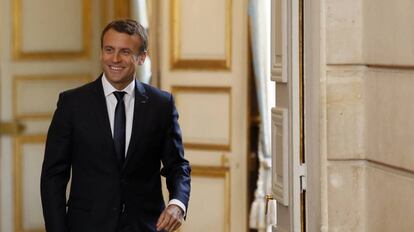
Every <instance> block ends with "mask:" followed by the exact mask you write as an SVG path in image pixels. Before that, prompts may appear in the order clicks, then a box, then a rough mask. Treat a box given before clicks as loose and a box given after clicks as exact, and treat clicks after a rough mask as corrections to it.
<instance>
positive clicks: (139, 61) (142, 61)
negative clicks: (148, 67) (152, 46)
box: [136, 52, 147, 65]
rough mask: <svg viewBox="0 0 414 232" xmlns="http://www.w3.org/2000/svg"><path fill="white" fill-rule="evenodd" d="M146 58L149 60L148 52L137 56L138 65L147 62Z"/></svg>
mask: <svg viewBox="0 0 414 232" xmlns="http://www.w3.org/2000/svg"><path fill="white" fill-rule="evenodd" d="M145 58H147V52H141V53H140V54H138V56H137V60H136V61H137V64H138V65H142V64H143V63H144V62H145Z"/></svg>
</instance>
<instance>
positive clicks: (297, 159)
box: [271, 0, 306, 232]
mask: <svg viewBox="0 0 414 232" xmlns="http://www.w3.org/2000/svg"><path fill="white" fill-rule="evenodd" d="M271 20H272V26H271V37H272V40H271V41H272V42H271V49H272V53H271V54H272V57H271V60H272V63H271V64H272V80H274V81H275V82H276V107H275V108H273V109H272V162H273V165H272V195H273V196H272V197H273V198H274V199H276V201H277V225H276V226H275V227H274V228H273V230H274V231H279V232H285V231H286V232H298V231H306V217H305V211H306V210H305V206H306V202H305V201H306V179H305V178H306V175H305V174H306V164H305V142H304V139H305V138H304V135H305V133H304V131H305V130H304V125H305V124H304V123H305V122H304V107H305V106H304V96H305V95H304V93H305V92H304V90H305V86H304V75H303V74H304V70H303V67H304V65H303V60H304V59H303V51H304V50H303V44H304V43H303V42H304V41H303V0H292V1H288V0H272V19H271Z"/></svg>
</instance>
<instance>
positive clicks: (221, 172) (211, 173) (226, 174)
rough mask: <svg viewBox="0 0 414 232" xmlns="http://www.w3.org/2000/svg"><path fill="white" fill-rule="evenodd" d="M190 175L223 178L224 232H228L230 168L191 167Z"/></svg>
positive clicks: (229, 217)
mask: <svg viewBox="0 0 414 232" xmlns="http://www.w3.org/2000/svg"><path fill="white" fill-rule="evenodd" d="M191 175H192V176H199V177H207V178H223V179H224V210H225V211H224V212H225V213H224V215H225V218H224V222H225V224H224V231H225V232H230V219H231V213H230V212H231V210H230V203H231V195H230V194H231V193H230V187H231V186H230V185H231V183H230V168H229V167H214V166H191Z"/></svg>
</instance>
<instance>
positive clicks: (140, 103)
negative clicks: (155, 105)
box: [123, 80, 149, 168]
mask: <svg viewBox="0 0 414 232" xmlns="http://www.w3.org/2000/svg"><path fill="white" fill-rule="evenodd" d="M148 102H149V98H148V95H147V93H146V92H145V88H144V86H143V85H142V83H141V82H139V81H137V80H136V81H135V103H134V117H133V119H132V130H131V139H130V142H129V146H128V150H127V154H126V158H125V162H124V165H123V168H125V166H126V165H127V164H128V161H129V160H130V159H131V156H132V154H134V151H135V147H136V145H137V141H140V139H141V138H142V132H143V131H142V128H144V126H143V124H144V123H145V120H143V119H144V114H145V112H146V111H147V110H146V107H147V106H148Z"/></svg>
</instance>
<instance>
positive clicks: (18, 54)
mask: <svg viewBox="0 0 414 232" xmlns="http://www.w3.org/2000/svg"><path fill="white" fill-rule="evenodd" d="M22 1H23V0H13V2H12V7H13V10H12V13H13V39H12V43H13V45H12V46H13V47H12V49H13V58H14V59H15V60H29V59H32V60H41V59H78V58H89V56H90V53H91V42H90V38H91V36H90V34H91V2H90V1H91V0H82V8H83V9H82V16H83V20H82V50H81V51H42V52H25V51H23V50H22V36H23V32H22V20H21V18H22Z"/></svg>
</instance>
